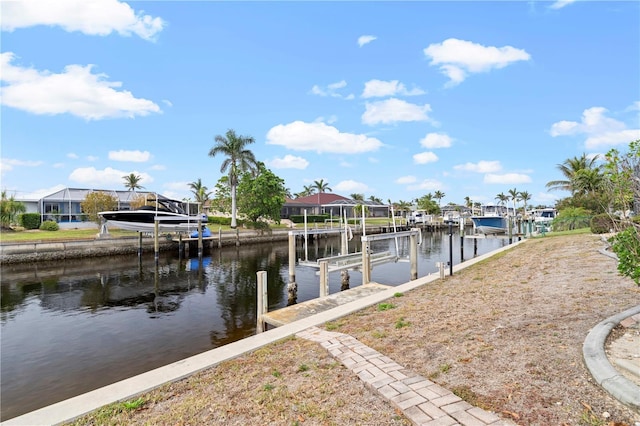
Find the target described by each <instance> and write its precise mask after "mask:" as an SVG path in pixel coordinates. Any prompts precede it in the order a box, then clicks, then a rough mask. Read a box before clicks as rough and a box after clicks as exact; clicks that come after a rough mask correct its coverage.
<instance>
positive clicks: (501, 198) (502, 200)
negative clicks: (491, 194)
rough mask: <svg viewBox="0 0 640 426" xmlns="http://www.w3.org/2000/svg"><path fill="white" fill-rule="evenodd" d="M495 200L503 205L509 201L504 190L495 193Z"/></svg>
mask: <svg viewBox="0 0 640 426" xmlns="http://www.w3.org/2000/svg"><path fill="white" fill-rule="evenodd" d="M496 200H498V203H499V204H500V205H501V206H504V205H505V204H506V203H507V202H508V201H509V196H508V195H506V194H505V193H504V192H501V193H499V194H498V195H496Z"/></svg>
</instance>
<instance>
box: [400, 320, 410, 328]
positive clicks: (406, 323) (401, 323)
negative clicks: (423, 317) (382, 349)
mask: <svg viewBox="0 0 640 426" xmlns="http://www.w3.org/2000/svg"><path fill="white" fill-rule="evenodd" d="M410 325H411V323H410V322H409V321H405V320H404V318H398V320H397V321H396V328H403V327H409V326H410Z"/></svg>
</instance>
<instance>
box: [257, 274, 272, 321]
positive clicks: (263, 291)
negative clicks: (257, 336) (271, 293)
mask: <svg viewBox="0 0 640 426" xmlns="http://www.w3.org/2000/svg"><path fill="white" fill-rule="evenodd" d="M256 275H257V279H258V282H257V290H258V323H257V324H256V333H262V332H263V331H265V323H264V314H266V313H267V311H268V308H269V303H268V300H267V271H258V272H257V273H256Z"/></svg>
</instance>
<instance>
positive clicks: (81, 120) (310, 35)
mask: <svg viewBox="0 0 640 426" xmlns="http://www.w3.org/2000/svg"><path fill="white" fill-rule="evenodd" d="M0 7H1V8H2V9H1V11H0V12H1V16H2V18H1V24H2V34H1V36H2V45H1V62H0V67H1V68H0V71H1V72H0V78H1V80H2V82H1V86H0V91H1V92H0V102H1V103H2V106H1V113H2V116H1V125H2V126H1V127H2V129H1V138H2V141H1V142H2V145H1V149H2V151H1V155H0V157H1V163H0V164H1V173H2V175H1V176H2V181H1V184H0V186H1V187H2V189H3V190H6V191H7V193H8V194H10V195H12V194H13V195H15V196H16V197H17V198H25V197H26V198H37V197H39V196H42V195H45V194H48V193H51V192H54V191H56V190H58V189H60V188H63V187H78V188H96V189H124V185H123V178H122V177H123V176H124V175H127V174H129V173H136V174H138V175H140V176H141V177H142V178H143V179H142V182H141V183H142V185H143V186H144V187H145V189H147V190H150V191H157V192H160V193H162V194H165V195H167V196H170V197H174V198H179V199H182V198H188V197H190V196H191V197H192V195H191V193H190V191H189V188H188V183H189V182H193V181H196V180H197V179H199V178H200V179H202V182H203V183H204V184H205V185H206V186H208V187H209V189H213V188H214V186H215V184H216V182H217V181H218V179H219V178H220V177H221V176H222V174H221V173H220V166H221V163H222V160H223V158H221V157H209V156H208V152H209V150H210V149H211V147H212V146H214V144H215V142H214V137H215V136H216V135H223V134H224V133H225V132H226V131H227V130H228V129H234V130H235V131H236V132H237V133H238V134H240V135H245V136H252V137H254V138H255V141H256V142H255V144H253V145H251V146H250V148H251V149H252V151H253V152H254V153H255V155H256V158H257V159H258V160H260V161H263V162H264V163H265V164H266V165H267V167H269V168H270V169H271V170H272V171H273V172H274V173H276V174H277V175H278V176H280V177H282V178H283V179H284V180H285V182H286V186H287V188H289V189H290V190H291V192H292V193H296V192H300V191H302V189H303V187H304V185H310V184H312V183H313V182H314V181H316V180H320V179H324V181H325V182H328V184H329V186H330V187H331V188H332V190H333V192H335V193H339V194H341V195H345V196H349V195H350V194H353V193H362V194H364V195H365V197H366V198H368V197H369V196H376V197H379V198H381V199H382V200H384V201H385V202H386V201H387V200H389V199H390V200H391V201H400V200H402V201H409V200H412V199H415V198H418V197H421V196H423V195H425V194H427V193H430V192H431V193H434V192H435V191H438V190H439V191H442V192H443V193H444V194H445V197H444V198H443V199H442V200H441V202H442V204H446V203H449V202H454V203H463V202H464V198H465V197H470V198H471V200H473V201H476V202H482V203H495V202H496V195H497V194H499V193H501V192H502V193H505V194H506V193H507V192H508V191H509V190H510V189H513V188H515V189H517V190H518V191H527V192H528V193H529V194H531V196H532V198H531V200H530V201H529V204H533V205H537V204H543V205H553V203H554V201H555V200H556V199H558V198H561V197H563V196H566V195H568V194H566V193H562V192H548V191H547V190H546V188H545V184H546V183H547V182H549V181H551V180H557V179H561V178H562V175H560V173H559V172H558V170H557V165H558V164H560V163H562V162H563V161H564V160H566V159H568V158H572V157H575V156H580V155H582V154H583V153H585V154H589V155H593V154H603V153H605V152H607V151H608V150H609V149H611V148H617V149H619V150H621V151H625V150H626V147H627V146H628V143H629V142H630V141H632V140H634V139H639V138H640V3H638V2H631V1H627V2H614V1H607V2H605V1H602V2H595V1H559V2H552V1H548V2H546V1H544V2H543V1H530V2H524V1H522V2H520V1H513V2H506V1H505V2H501V1H495V2H483V1H476V2H455V1H454V2H436V1H424V2H417V1H414V2H364V1H363V2H267V1H265V2H212V1H211V2H210V1H197V2H195V1H194V2H178V1H158V2H155V1H138V2H128V3H125V2H121V1H116V0H101V1H98V0H58V1H56V2H49V1H35V0H34V1H4V0H3V1H2V2H1V3H0Z"/></svg>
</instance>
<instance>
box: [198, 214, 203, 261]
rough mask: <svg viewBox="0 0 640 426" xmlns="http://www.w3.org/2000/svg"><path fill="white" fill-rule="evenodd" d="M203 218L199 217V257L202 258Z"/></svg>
mask: <svg viewBox="0 0 640 426" xmlns="http://www.w3.org/2000/svg"><path fill="white" fill-rule="evenodd" d="M202 248H203V247H202V219H198V258H199V259H202V251H203V250H202Z"/></svg>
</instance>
